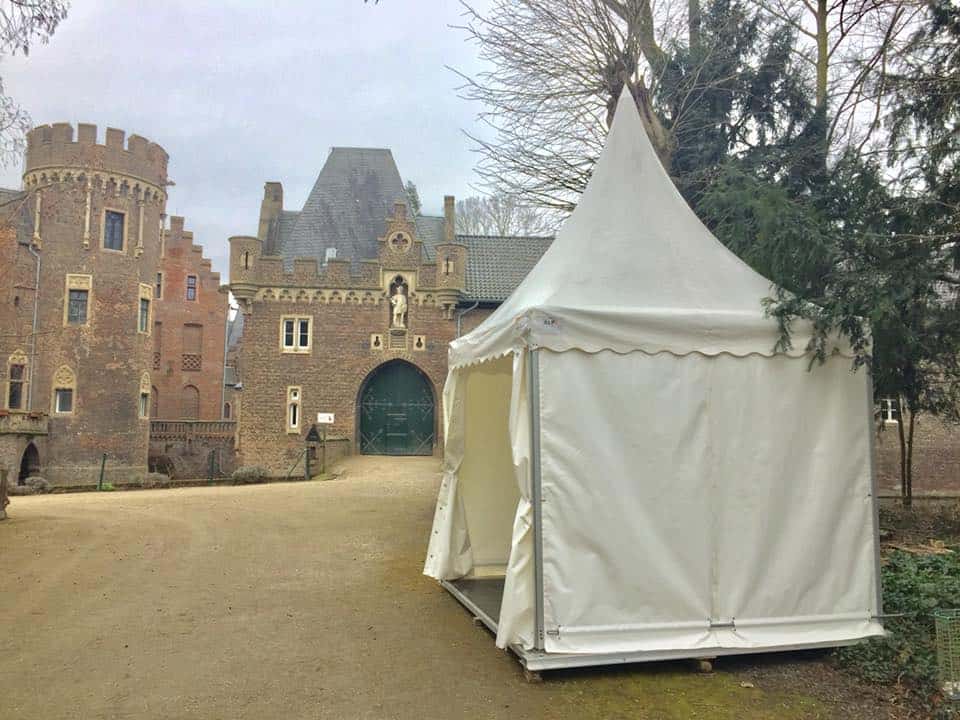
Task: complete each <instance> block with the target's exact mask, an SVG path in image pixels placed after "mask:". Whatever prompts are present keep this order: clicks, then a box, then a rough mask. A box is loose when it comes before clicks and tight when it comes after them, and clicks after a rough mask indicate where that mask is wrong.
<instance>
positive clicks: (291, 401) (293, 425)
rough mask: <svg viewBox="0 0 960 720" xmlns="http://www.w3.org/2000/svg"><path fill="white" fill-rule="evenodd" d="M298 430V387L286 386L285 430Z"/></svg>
mask: <svg viewBox="0 0 960 720" xmlns="http://www.w3.org/2000/svg"><path fill="white" fill-rule="evenodd" d="M299 431H300V388H299V387H288V388H287V432H288V433H295V432H299Z"/></svg>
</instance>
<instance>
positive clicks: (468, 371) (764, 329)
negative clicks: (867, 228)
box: [424, 93, 883, 670]
mask: <svg viewBox="0 0 960 720" xmlns="http://www.w3.org/2000/svg"><path fill="white" fill-rule="evenodd" d="M770 294H771V285H770V282H769V281H768V280H766V279H765V278H763V277H761V276H760V275H758V274H757V273H756V272H754V271H753V270H752V269H750V268H749V267H748V266H747V265H746V264H744V263H743V262H742V261H740V260H739V259H738V258H737V257H736V256H735V255H733V254H732V253H731V252H729V251H728V250H727V249H726V248H725V247H724V246H723V245H722V244H721V243H720V242H719V241H718V240H717V239H716V238H715V237H713V235H712V234H711V233H710V231H709V230H707V228H706V227H704V226H703V224H701V222H700V221H699V220H698V219H697V217H696V216H695V215H694V213H693V212H692V211H691V210H690V208H689V207H688V206H687V205H686V203H685V202H684V200H683V198H682V197H681V196H680V195H679V193H678V192H677V191H676V189H675V188H674V186H673V183H672V182H671V181H670V178H669V177H668V176H667V174H666V172H665V171H664V170H663V168H662V166H661V165H660V162H659V160H658V159H657V157H656V155H655V153H654V151H653V147H652V146H651V144H650V142H649V140H648V139H647V136H646V133H645V132H644V129H643V126H642V124H641V121H640V116H639V114H638V112H637V109H636V106H635V105H634V103H633V100H632V98H631V97H630V96H629V94H627V93H624V95H623V96H622V97H621V98H620V101H619V104H618V107H617V111H616V115H615V118H614V121H613V126H612V128H611V129H610V133H609V135H608V137H607V141H606V146H605V147H604V150H603V153H602V154H601V156H600V159H599V160H598V161H597V163H596V166H595V168H594V171H593V176H592V178H591V180H590V182H589V184H588V186H587V188H586V190H585V191H584V193H583V196H582V197H581V199H580V202H579V204H578V205H577V208H576V210H575V212H574V213H573V214H572V215H571V216H570V218H569V219H568V220H567V221H566V223H565V224H564V225H563V227H562V229H561V230H560V232H559V233H558V234H557V237H556V240H555V241H554V243H553V245H552V246H551V247H550V249H549V250H548V251H547V253H546V254H545V255H544V256H543V258H542V259H541V260H540V262H539V263H538V264H537V265H536V267H534V269H533V270H532V271H531V272H530V274H529V276H528V277H527V278H526V279H525V280H524V282H523V283H522V284H521V285H520V286H519V287H518V288H517V290H516V291H515V292H514V294H513V295H512V296H511V297H510V298H509V299H508V300H507V301H506V302H505V303H504V304H503V305H502V306H501V307H500V308H498V309H497V311H496V312H494V313H493V314H492V315H491V316H490V317H489V318H488V319H487V320H486V321H485V322H484V323H483V324H481V325H480V326H479V327H478V328H476V329H475V330H474V331H473V332H471V333H469V334H468V335H466V336H464V337H462V338H460V339H458V340H456V341H454V342H453V343H451V346H450V370H449V375H448V377H447V383H446V387H445V389H444V432H445V438H446V445H445V454H444V466H443V480H442V484H441V488H440V493H439V498H438V501H437V508H436V514H435V518H434V524H433V530H432V535H431V537H430V545H429V549H428V557H427V560H426V566H425V568H424V572H425V574H427V575H429V576H431V577H434V578H437V579H438V580H441V581H442V582H443V584H444V586H445V587H447V588H448V589H449V590H450V591H451V592H452V593H453V594H454V595H455V596H456V597H457V598H458V599H459V600H460V601H461V602H463V603H464V604H465V605H467V607H468V608H470V609H471V610H472V611H473V612H475V613H476V614H477V615H478V616H479V617H480V618H481V619H482V620H483V621H484V622H486V623H487V625H488V626H489V627H490V628H491V629H492V630H494V631H495V632H496V642H497V645H498V646H499V647H501V648H503V647H511V648H513V649H514V650H515V651H516V652H517V653H518V655H520V657H521V659H522V660H523V662H524V663H525V665H526V666H527V667H528V668H529V669H531V670H537V669H548V668H555V667H570V666H576V665H592V664H602V663H612V662H626V661H634V660H646V659H651V660H653V659H664V658H680V657H710V656H715V655H723V654H731V653H743V652H759V651H766V650H780V649H795V648H806V647H817V646H831V645H842V644H848V643H852V642H856V641H858V640H860V639H863V638H867V637H870V636H876V635H881V634H882V633H883V629H882V626H881V624H880V623H879V621H878V617H879V614H880V586H879V554H878V551H879V543H878V540H877V525H876V507H875V490H874V480H873V472H872V470H873V452H872V421H871V418H872V397H871V390H870V380H869V377H868V373H867V372H865V371H861V372H858V373H853V372H851V369H850V365H851V361H850V353H849V348H846V347H842V346H840V343H838V347H837V349H836V352H835V354H834V355H832V356H831V357H830V358H829V359H828V360H827V361H826V363H825V364H823V365H820V366H818V365H814V366H813V367H812V368H811V364H810V356H809V355H808V354H807V353H806V351H805V346H806V343H807V341H808V340H809V338H810V332H811V331H810V328H809V327H803V326H801V325H799V324H798V325H797V327H795V328H794V330H795V334H794V341H795V342H794V346H795V348H796V350H795V351H791V352H789V353H774V351H773V348H774V346H775V344H776V340H777V327H776V323H775V321H773V320H772V319H770V318H768V317H766V316H765V314H764V310H763V307H762V305H761V300H762V298H764V297H767V296H769V295H770Z"/></svg>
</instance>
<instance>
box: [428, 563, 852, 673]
mask: <svg viewBox="0 0 960 720" xmlns="http://www.w3.org/2000/svg"><path fill="white" fill-rule="evenodd" d="M503 582H504V581H503V578H461V579H459V580H441V581H440V584H441V585H442V586H443V587H444V588H445V589H446V590H447V592H449V593H450V594H451V595H453V597H455V598H456V599H457V601H458V602H459V603H460V604H461V605H463V606H464V607H465V608H466V609H467V610H469V611H470V612H471V613H473V615H474V617H475V618H476V619H477V620H479V621H480V622H482V623H483V624H484V625H485V626H486V627H487V629H489V630H490V632H492V633H494V634H496V632H497V625H498V623H499V620H500V603H501V600H502V598H503ZM859 642H862V641H861V640H850V641H846V642H836V641H831V642H820V643H816V642H813V643H803V644H798V645H778V646H768V647H749V648H722V647H718V648H697V649H696V650H686V649H681V650H648V651H637V652H625V653H547V652H544V651H542V650H525V649H524V648H522V647H520V646H518V645H511V646H510V650H511V652H513V654H514V655H516V656H517V658H518V659H519V660H520V663H521V664H522V665H523V667H524V668H526V669H527V670H530V671H532V672H539V671H541V670H563V669H565V668H578V667H594V666H598V665H624V664H627V663H640V662H663V661H667V660H696V659H700V658H715V657H721V656H724V655H758V654H762V653H772V652H793V651H797V650H817V649H824V648H833V647H841V646H844V645H856V644H857V643H859Z"/></svg>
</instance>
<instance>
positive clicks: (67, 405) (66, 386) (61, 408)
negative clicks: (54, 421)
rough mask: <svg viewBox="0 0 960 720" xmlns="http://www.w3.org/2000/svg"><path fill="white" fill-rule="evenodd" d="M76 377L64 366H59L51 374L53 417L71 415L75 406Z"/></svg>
mask: <svg viewBox="0 0 960 720" xmlns="http://www.w3.org/2000/svg"><path fill="white" fill-rule="evenodd" d="M76 394H77V376H76V375H74V373H73V370H71V369H70V368H69V367H67V366H66V365H61V366H60V367H59V368H57V371H56V372H55V373H54V374H53V402H52V407H51V410H50V412H51V413H52V414H53V415H73V408H74V405H75V404H76Z"/></svg>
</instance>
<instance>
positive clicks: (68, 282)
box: [63, 273, 93, 327]
mask: <svg viewBox="0 0 960 720" xmlns="http://www.w3.org/2000/svg"><path fill="white" fill-rule="evenodd" d="M92 301H93V276H92V275H74V274H72V273H70V274H67V276H66V278H65V282H64V288H63V324H64V326H65V327H70V326H71V325H72V326H74V327H79V326H81V325H89V324H90V316H91V314H92V311H93V305H92Z"/></svg>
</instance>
